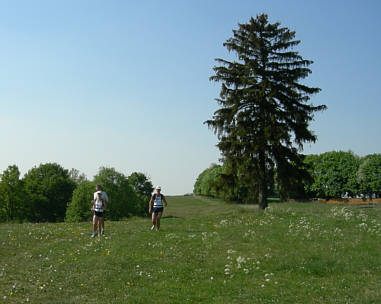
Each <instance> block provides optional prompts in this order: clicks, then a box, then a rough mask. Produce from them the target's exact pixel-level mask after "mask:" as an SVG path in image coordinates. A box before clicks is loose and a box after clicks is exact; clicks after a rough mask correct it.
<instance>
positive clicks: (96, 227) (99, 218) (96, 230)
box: [91, 191, 106, 237]
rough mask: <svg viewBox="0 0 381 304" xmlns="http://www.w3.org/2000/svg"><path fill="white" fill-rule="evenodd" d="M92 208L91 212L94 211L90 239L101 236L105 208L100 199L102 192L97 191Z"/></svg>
mask: <svg viewBox="0 0 381 304" xmlns="http://www.w3.org/2000/svg"><path fill="white" fill-rule="evenodd" d="M92 203H93V207H92V208H91V210H93V211H94V217H93V234H92V235H91V237H96V236H97V235H99V236H101V235H102V230H101V227H102V223H103V222H104V213H103V212H104V208H105V207H106V205H105V202H104V201H103V199H102V192H101V191H98V192H97V194H96V198H95V200H92Z"/></svg>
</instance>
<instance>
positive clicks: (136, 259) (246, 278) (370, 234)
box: [0, 196, 381, 304]
mask: <svg viewBox="0 0 381 304" xmlns="http://www.w3.org/2000/svg"><path fill="white" fill-rule="evenodd" d="M168 203H169V206H168V208H167V209H166V210H165V217H164V218H163V220H162V229H161V231H160V232H158V233H157V232H150V231H149V228H150V220H149V219H142V218H132V219H128V220H126V221H119V222H109V221H107V222H106V235H105V236H104V237H102V238H96V239H91V238H90V234H91V224H90V223H78V224H77V223H76V224H71V223H55V224H53V223H49V224H46V223H45V224H0V246H1V247H0V303H145V304H146V303H359V304H360V303H361V304H364V303H381V300H380V299H381V208H380V207H378V206H376V207H374V208H359V207H358V206H348V207H344V206H330V205H324V204H318V203H316V204H310V203H309V204H297V203H296V204H271V205H270V208H268V210H267V211H266V212H260V211H259V210H257V208H253V207H252V206H237V205H229V204H225V203H222V202H220V201H217V200H210V199H205V198H195V197H190V196H189V197H188V196H186V197H169V198H168Z"/></svg>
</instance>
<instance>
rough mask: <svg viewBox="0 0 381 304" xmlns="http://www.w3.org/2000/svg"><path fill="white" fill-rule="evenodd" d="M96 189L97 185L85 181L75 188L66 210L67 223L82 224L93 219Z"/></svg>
mask: <svg viewBox="0 0 381 304" xmlns="http://www.w3.org/2000/svg"><path fill="white" fill-rule="evenodd" d="M94 189H95V183H94V182H89V181H83V182H81V183H80V184H79V185H78V186H77V188H75V190H74V192H73V196H72V199H71V201H70V203H69V204H68V206H67V209H66V217H65V221H67V222H81V221H87V220H90V219H91V217H92V211H91V200H92V199H93V193H94Z"/></svg>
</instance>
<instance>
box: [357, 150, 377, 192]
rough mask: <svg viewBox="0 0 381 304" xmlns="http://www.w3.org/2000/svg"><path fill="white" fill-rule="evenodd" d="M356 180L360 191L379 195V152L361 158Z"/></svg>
mask: <svg viewBox="0 0 381 304" xmlns="http://www.w3.org/2000/svg"><path fill="white" fill-rule="evenodd" d="M357 181H358V183H359V187H360V192H361V193H363V194H366V195H368V196H369V197H372V195H373V194H375V195H376V196H377V197H381V154H371V155H367V156H365V157H363V158H362V159H361V162H360V166H359V169H358V172H357Z"/></svg>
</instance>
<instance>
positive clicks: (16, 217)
mask: <svg viewBox="0 0 381 304" xmlns="http://www.w3.org/2000/svg"><path fill="white" fill-rule="evenodd" d="M96 184H101V185H102V189H103V190H104V191H106V192H107V194H108V196H109V199H110V203H109V205H108V209H107V212H106V215H105V216H106V218H108V219H111V220H119V219H121V218H124V217H128V216H131V215H138V216H144V215H146V214H147V201H148V200H149V197H150V195H151V193H152V190H153V186H152V183H151V181H150V180H149V178H148V177H147V176H146V175H145V174H143V173H139V172H134V173H132V174H131V175H129V176H128V177H127V176H125V175H124V174H123V173H120V172H118V171H117V170H115V169H114V168H107V167H101V168H100V169H99V171H98V173H97V174H96V175H95V176H94V178H93V180H88V179H87V178H86V176H85V175H84V174H83V173H82V174H81V173H80V172H79V171H78V170H76V169H71V170H68V169H65V168H63V167H62V166H61V165H59V164H57V163H46V164H40V165H39V166H38V167H34V168H32V169H30V170H29V171H28V172H27V173H26V174H25V175H24V177H22V178H21V177H20V171H19V169H18V167H17V166H16V165H11V166H8V168H7V169H6V170H4V171H3V173H2V174H1V175H0V221H2V222H4V221H20V222H22V221H29V222H59V221H70V222H78V221H84V220H89V219H90V218H91V216H92V211H91V200H92V199H93V193H94V191H95V185H96Z"/></svg>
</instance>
